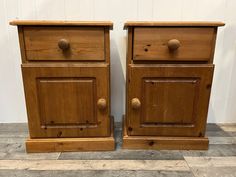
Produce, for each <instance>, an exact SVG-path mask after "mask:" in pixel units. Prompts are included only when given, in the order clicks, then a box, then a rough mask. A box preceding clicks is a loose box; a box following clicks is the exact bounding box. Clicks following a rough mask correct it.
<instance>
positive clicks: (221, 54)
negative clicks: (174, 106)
mask: <svg viewBox="0 0 236 177" xmlns="http://www.w3.org/2000/svg"><path fill="white" fill-rule="evenodd" d="M235 9H236V1H235V0H67V1H66V0H0V122H25V121H27V116H26V109H25V101H24V93H23V84H22V78H21V71H20V61H21V60H20V52H19V44H18V36H17V31H16V27H13V26H9V25H8V24H9V21H10V20H13V19H31V20H111V21H113V22H114V30H113V31H112V32H111V71H112V72H111V75H112V76H111V78H112V84H111V88H112V96H111V97H112V102H111V103H112V114H113V115H114V116H115V121H121V116H122V114H123V113H124V104H125V102H124V96H125V95H124V94H125V77H124V76H125V63H126V62H125V59H126V58H125V57H126V32H125V31H124V30H123V23H124V22H125V21H126V20H164V21H168V20H169V21H175V20H177V21H185V20H188V21H189V20H195V21H201V20H203V21H204V20H208V21H209V20H214V21H223V22H225V23H226V26H225V27H222V28H220V29H219V33H218V38H217V46H216V53H215V61H214V63H215V64H216V69H215V77H214V83H213V88H212V94H211V101H210V106H209V114H208V122H217V123H228V122H236V77H234V76H236V61H235V60H236V55H235V54H236V12H235V11H236V10H235Z"/></svg>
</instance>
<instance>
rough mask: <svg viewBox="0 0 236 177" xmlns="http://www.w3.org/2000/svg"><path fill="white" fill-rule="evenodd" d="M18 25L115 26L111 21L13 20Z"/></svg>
mask: <svg viewBox="0 0 236 177" xmlns="http://www.w3.org/2000/svg"><path fill="white" fill-rule="evenodd" d="M10 25H16V26H96V27H108V28H109V29H112V28H113V23H112V22H111V21H63V20H13V21H11V22H10Z"/></svg>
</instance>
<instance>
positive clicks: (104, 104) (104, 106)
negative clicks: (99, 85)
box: [97, 98, 107, 110]
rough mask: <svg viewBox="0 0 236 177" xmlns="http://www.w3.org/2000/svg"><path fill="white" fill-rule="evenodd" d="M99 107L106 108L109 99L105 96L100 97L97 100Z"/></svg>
mask: <svg viewBox="0 0 236 177" xmlns="http://www.w3.org/2000/svg"><path fill="white" fill-rule="evenodd" d="M97 105H98V108H99V109H101V110H102V109H105V108H106V107H107V101H106V100H105V99H104V98H100V99H99V100H98V102H97Z"/></svg>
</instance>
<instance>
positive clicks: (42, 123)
mask: <svg viewBox="0 0 236 177" xmlns="http://www.w3.org/2000/svg"><path fill="white" fill-rule="evenodd" d="M22 74H23V81H24V88H25V97H26V105H27V110H28V119H29V129H30V137H31V138H43V137H92V136H93V137H94V136H109V135H110V127H109V125H110V120H109V119H108V117H109V108H108V106H106V107H105V108H104V109H99V107H98V105H97V102H98V100H100V99H105V100H106V102H107V105H109V104H110V103H109V96H108V90H109V85H108V65H106V64H100V66H90V65H87V66H80V65H79V64H78V65H76V64H74V65H73V66H70V67H58V66H57V65H55V64H51V65H49V64H48V66H44V67H42V66H40V67H38V66H37V64H35V65H34V66H32V65H30V66H29V65H27V64H23V65H22Z"/></svg>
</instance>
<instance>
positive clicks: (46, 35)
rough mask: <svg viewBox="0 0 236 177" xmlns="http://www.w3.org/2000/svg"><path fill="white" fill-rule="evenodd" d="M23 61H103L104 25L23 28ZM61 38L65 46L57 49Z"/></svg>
mask: <svg viewBox="0 0 236 177" xmlns="http://www.w3.org/2000/svg"><path fill="white" fill-rule="evenodd" d="M23 29H24V30H23V32H24V43H25V52H26V58H27V60H31V61H36V60H42V61H50V60H52V61H61V60H65V61H69V60H72V61H76V60H77V61H90V60H92V61H104V60H105V37H104V28H102V27H101V28H100V27H96V28H95V27H53V26H50V27H39V26H36V27H35V26H34V27H31V26H27V27H24V28H23ZM61 40H64V41H67V42H68V45H69V46H68V49H65V50H63V49H60V47H59V46H58V45H59V42H60V41H61Z"/></svg>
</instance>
